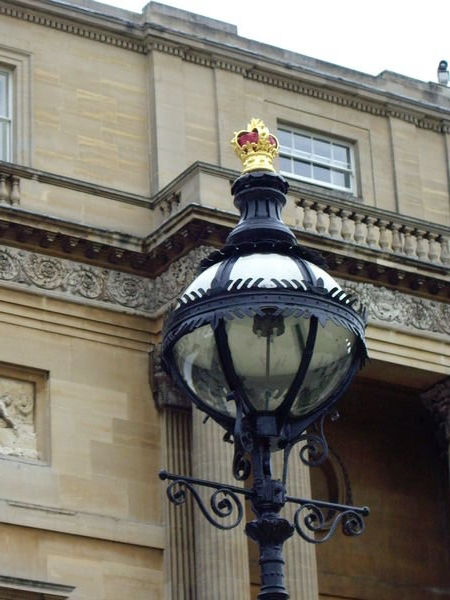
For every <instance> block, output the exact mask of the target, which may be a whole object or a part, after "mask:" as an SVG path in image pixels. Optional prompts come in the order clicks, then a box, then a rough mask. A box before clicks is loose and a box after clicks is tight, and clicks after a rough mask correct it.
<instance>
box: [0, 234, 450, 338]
mask: <svg viewBox="0 0 450 600" xmlns="http://www.w3.org/2000/svg"><path fill="white" fill-rule="evenodd" d="M213 250H214V248H213V247H212V246H200V247H198V248H194V249H193V250H191V251H190V252H188V253H187V254H186V255H184V256H183V257H181V258H179V259H178V260H175V261H174V262H173V263H171V264H170V266H169V267H168V268H167V270H166V271H165V272H164V273H162V274H161V275H159V276H158V277H155V278H154V279H150V278H147V277H143V276H140V275H133V274H129V273H123V272H121V271H116V270H113V269H104V268H101V267H97V266H93V265H86V264H83V263H79V262H75V261H71V260H68V259H63V258H57V257H53V256H47V255H43V254H38V253H34V252H29V251H27V250H18V249H16V248H12V247H0V285H1V284H3V285H5V286H12V287H19V288H25V289H28V290H30V291H35V292H37V293H40V294H44V295H45V294H48V295H53V296H54V295H58V296H60V297H63V298H66V299H67V300H75V301H83V302H86V303H88V304H91V303H92V305H101V306H105V307H108V308H111V309H114V310H124V309H125V310H130V311H132V312H134V313H138V314H142V315H149V316H150V315H153V314H155V313H157V312H158V311H160V310H162V309H164V308H165V307H167V306H168V305H170V303H172V302H173V301H174V300H176V299H177V298H178V297H179V296H180V295H181V293H182V291H183V290H184V288H185V287H186V286H187V285H188V284H189V283H190V282H191V281H192V280H193V279H194V277H195V276H196V274H197V269H198V266H199V264H200V262H201V261H202V260H203V259H204V258H205V257H206V256H207V255H208V254H209V253H210V252H212V251H213ZM339 281H340V284H341V285H342V287H343V288H344V289H345V291H347V292H348V293H351V294H353V295H354V296H356V297H357V298H358V299H359V301H360V302H361V304H364V305H365V306H366V307H367V309H368V314H369V320H372V321H378V322H383V323H388V324H392V326H401V327H406V328H408V329H410V330H416V331H424V332H433V333H439V334H444V335H449V334H450V304H448V303H445V302H437V301H435V300H429V299H426V298H420V297H418V296H411V295H409V294H405V293H402V292H399V291H396V290H391V289H388V288H385V287H381V286H375V285H373V284H370V283H360V282H354V281H348V280H344V279H341V280H339Z"/></svg>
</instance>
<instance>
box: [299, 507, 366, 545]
mask: <svg viewBox="0 0 450 600" xmlns="http://www.w3.org/2000/svg"><path fill="white" fill-rule="evenodd" d="M325 509H327V511H325ZM332 510H333V515H332V517H331V519H330V510H329V506H318V505H317V504H316V503H313V502H305V504H302V505H301V506H300V507H299V508H298V509H297V510H296V511H295V514H294V527H295V530H296V531H297V533H298V534H299V535H300V537H302V538H303V539H304V540H306V541H307V542H310V543H312V544H322V543H323V542H326V541H328V540H329V539H330V538H331V537H332V536H333V535H334V533H335V531H336V529H337V527H338V525H339V524H340V523H341V524H342V531H343V532H344V534H345V535H349V536H356V535H361V533H363V531H364V529H365V524H364V519H363V516H366V515H367V514H368V509H366V508H362V509H359V508H357V509H353V508H350V507H348V506H343V507H339V506H338V505H334V507H333V509H332ZM325 513H326V514H325ZM309 532H311V533H309ZM316 534H322V535H316Z"/></svg>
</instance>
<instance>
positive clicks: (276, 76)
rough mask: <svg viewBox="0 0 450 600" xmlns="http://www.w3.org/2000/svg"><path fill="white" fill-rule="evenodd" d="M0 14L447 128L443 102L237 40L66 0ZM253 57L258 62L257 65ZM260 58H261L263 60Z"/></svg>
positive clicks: (8, 7) (6, 2)
mask: <svg viewBox="0 0 450 600" xmlns="http://www.w3.org/2000/svg"><path fill="white" fill-rule="evenodd" d="M0 15H5V16H9V17H13V18H17V19H21V20H23V21H27V22H30V23H34V24H37V25H41V26H45V27H50V28H52V29H57V30H59V31H63V32H66V33H68V34H71V35H77V36H80V37H84V38H87V39H90V40H93V41H97V42H99V43H104V44H109V45H113V46H116V47H119V48H123V49H125V50H129V51H132V52H138V53H141V54H147V53H149V52H151V51H157V52H164V53H167V54H171V55H174V56H179V57H180V58H181V59H183V60H186V61H188V62H192V63H195V64H199V65H202V66H205V67H210V68H217V69H223V70H226V71H232V72H235V73H240V74H241V75H242V76H243V77H245V78H248V79H251V80H253V81H259V82H261V83H264V84H267V85H271V86H274V87H279V88H282V89H287V90H290V91H293V92H295V93H298V94H302V95H306V96H311V97H314V98H317V99H319V100H323V101H326V102H331V103H334V104H339V105H342V106H347V107H349V108H352V109H354V110H359V111H362V112H367V113H370V114H372V115H376V116H381V117H393V118H397V119H401V120H404V121H406V122H409V123H412V124H414V125H416V126H417V127H419V128H423V129H429V130H432V131H436V132H443V133H450V111H449V110H448V109H446V108H445V107H442V106H439V105H436V104H432V103H429V102H426V101H422V100H417V99H414V98H411V97H407V96H402V95H400V94H397V93H393V92H390V91H388V90H384V89H381V88H377V87H376V86H375V85H374V86H372V85H369V84H368V83H364V82H360V81H353V80H352V79H351V78H348V77H347V78H345V77H343V76H337V75H333V74H331V73H328V72H326V71H325V70H319V69H318V68H311V67H309V66H307V65H303V64H293V63H286V61H283V60H281V59H277V58H273V57H271V56H270V55H269V54H268V53H267V54H256V53H255V51H251V50H246V49H245V48H242V47H239V46H237V45H229V44H225V43H221V42H216V41H213V40H208V41H205V40H204V39H200V38H199V37H196V36H193V35H189V34H186V33H184V32H180V31H175V30H171V29H169V28H167V27H163V26H161V25H157V24H154V25H152V24H151V23H140V22H139V21H137V20H136V21H133V22H130V21H126V20H124V19H119V18H113V17H111V16H110V15H105V14H99V13H97V12H92V11H86V10H85V11H83V10H82V8H80V7H76V6H75V7H74V6H71V5H69V4H67V5H65V4H62V3H61V4H56V3H55V4H53V3H51V2H45V3H44V2H42V1H41V2H39V3H33V4H30V0H14V1H12V0H0ZM255 58H258V61H259V62H260V64H261V66H258V67H257V68H256V67H255V66H254V65H255ZM264 63H265V64H264Z"/></svg>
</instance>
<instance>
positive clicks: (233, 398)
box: [162, 128, 366, 448]
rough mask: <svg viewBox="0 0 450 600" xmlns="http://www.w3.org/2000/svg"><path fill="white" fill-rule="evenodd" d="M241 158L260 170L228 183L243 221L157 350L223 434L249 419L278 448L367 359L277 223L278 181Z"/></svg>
mask: <svg viewBox="0 0 450 600" xmlns="http://www.w3.org/2000/svg"><path fill="white" fill-rule="evenodd" d="M256 129H257V128H256ZM258 135H259V134H258V132H256V133H255V131H254V132H253V137H252V140H253V141H252V146H251V148H253V149H254V148H255V144H256V142H255V139H256V141H257V139H258ZM246 139H248V136H247V137H246ZM267 139H269V138H267ZM270 139H271V140H273V143H274V144H276V143H277V142H276V138H274V137H273V136H270ZM267 143H268V142H267ZM267 143H266V145H265V151H266V150H267ZM270 143H272V142H270ZM240 152H241V153H242V148H241V149H240ZM266 154H267V152H266ZM245 159H246V161H247V164H250V165H253V164H255V163H256V164H257V165H258V168H257V169H256V170H255V171H254V172H253V171H252V168H253V167H252V166H250V167H249V171H250V172H248V173H246V174H244V175H242V176H241V177H240V178H239V179H238V180H237V181H236V182H235V184H234V186H233V189H232V191H233V192H235V205H236V206H237V207H238V208H239V210H240V211H241V220H240V221H239V223H238V225H237V226H236V228H235V229H234V230H233V231H232V232H231V233H230V235H229V237H228V240H227V243H226V245H225V248H224V249H223V250H222V251H219V252H216V253H215V254H214V255H213V256H212V257H210V260H208V261H206V268H204V270H203V271H202V272H201V273H200V275H199V276H198V277H197V278H196V279H195V280H194V281H193V282H192V283H191V284H190V285H189V286H188V288H187V289H186V291H185V293H184V294H183V295H182V297H181V298H180V300H179V302H178V305H177V306H176V308H175V310H174V311H173V313H172V314H171V315H170V317H169V319H168V321H167V323H166V328H165V334H164V340H163V352H162V356H163V364H164V365H165V368H166V370H167V371H168V372H169V373H170V374H171V376H172V378H173V379H174V380H175V382H176V383H177V384H178V385H179V387H180V388H181V389H182V390H184V392H185V393H187V394H188V395H189V397H190V398H191V399H192V401H193V402H194V403H195V404H196V405H197V406H198V407H199V408H200V409H201V410H203V411H204V412H206V413H207V414H208V415H210V416H211V417H212V418H213V419H214V420H216V421H217V422H218V423H220V424H221V425H222V426H223V427H225V428H226V429H227V430H228V431H230V432H233V431H234V430H235V421H236V419H242V418H245V419H250V420H252V421H253V423H254V427H255V428H256V429H258V427H259V425H261V427H262V429H261V431H263V430H264V432H265V433H264V435H267V436H268V437H270V438H272V440H275V448H276V446H277V443H278V441H279V440H280V439H281V438H283V439H284V440H285V441H288V442H289V441H293V440H294V439H295V438H296V437H299V436H300V435H301V433H302V432H303V431H304V430H305V428H306V427H307V426H308V425H309V424H310V423H311V422H312V421H313V420H315V419H316V418H317V417H318V415H319V414H320V413H321V412H323V411H324V409H326V408H328V407H329V406H330V405H331V404H333V402H334V401H336V400H337V398H338V397H339V396H340V395H341V394H342V393H343V391H344V390H345V388H346V387H347V385H348V384H349V382H350V380H351V378H352V377H353V375H354V373H355V372H356V370H357V369H358V368H359V367H360V365H361V363H362V361H363V360H364V358H365V355H366V350H365V343H364V327H365V315H364V314H360V313H358V312H357V311H356V310H355V309H354V308H353V306H352V304H353V299H352V298H350V297H349V296H348V295H347V294H346V293H345V292H344V291H343V290H342V288H341V287H340V286H339V284H338V283H337V282H336V281H335V280H334V279H333V278H332V277H331V276H330V275H329V274H328V273H327V272H326V271H324V270H323V269H322V268H321V267H319V266H317V265H316V264H314V263H313V262H312V261H311V260H307V259H306V258H305V254H307V252H306V253H305V252H304V251H302V248H301V247H300V246H299V245H298V244H297V242H296V239H295V237H294V235H293V234H292V232H291V231H290V230H289V229H288V228H287V227H286V225H284V223H283V222H282V221H281V217H280V214H281V207H282V206H283V205H284V203H285V202H286V198H285V191H286V190H287V184H286V182H285V180H284V179H283V178H282V177H281V176H280V175H278V174H272V173H268V172H267V170H268V169H265V170H264V169H262V170H261V168H260V164H261V161H260V160H256V159H255V160H251V161H250V160H249V159H248V157H245ZM263 159H264V160H266V156H264V157H263ZM266 166H267V165H266ZM258 424H259V425H258ZM262 424H264V426H263V425H262ZM268 424H269V425H268ZM271 444H272V442H271Z"/></svg>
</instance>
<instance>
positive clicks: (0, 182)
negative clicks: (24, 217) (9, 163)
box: [0, 173, 8, 203]
mask: <svg viewBox="0 0 450 600" xmlns="http://www.w3.org/2000/svg"><path fill="white" fill-rule="evenodd" d="M7 200H8V188H7V186H6V175H5V174H4V173H0V203H1V202H6V201H7Z"/></svg>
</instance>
